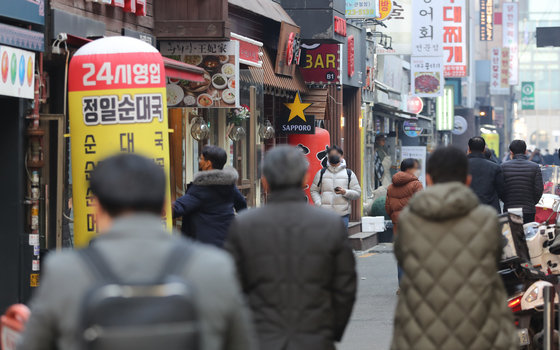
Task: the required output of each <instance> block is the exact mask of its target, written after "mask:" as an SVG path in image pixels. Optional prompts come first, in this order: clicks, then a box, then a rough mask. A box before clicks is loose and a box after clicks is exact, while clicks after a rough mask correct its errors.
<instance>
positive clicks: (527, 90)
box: [521, 81, 535, 110]
mask: <svg viewBox="0 0 560 350" xmlns="http://www.w3.org/2000/svg"><path fill="white" fill-rule="evenodd" d="M521 109H523V110H534V109H535V82H533V81H524V82H522V83H521Z"/></svg>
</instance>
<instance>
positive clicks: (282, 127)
mask: <svg viewBox="0 0 560 350" xmlns="http://www.w3.org/2000/svg"><path fill="white" fill-rule="evenodd" d="M284 105H285V106H286V109H287V110H289V112H290V113H289V114H288V113H282V114H281V116H280V117H279V118H278V122H277V128H278V129H277V130H279V131H280V133H281V134H283V135H289V134H315V116H310V115H305V110H306V109H307V108H308V107H309V106H311V103H303V102H301V97H300V96H299V92H298V93H297V94H296V97H295V98H294V102H292V103H284ZM286 112H287V111H286Z"/></svg>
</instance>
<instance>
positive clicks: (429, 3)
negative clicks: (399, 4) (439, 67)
mask: <svg viewBox="0 0 560 350" xmlns="http://www.w3.org/2000/svg"><path fill="white" fill-rule="evenodd" d="M441 3H442V0H417V1H414V2H413V3H412V55H413V56H440V57H441V56H443V45H442V44H443V7H442V6H441Z"/></svg>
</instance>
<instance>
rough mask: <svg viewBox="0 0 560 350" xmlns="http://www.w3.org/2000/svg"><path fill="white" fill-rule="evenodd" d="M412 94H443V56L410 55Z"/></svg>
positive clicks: (435, 95) (425, 95) (422, 95)
mask: <svg viewBox="0 0 560 350" xmlns="http://www.w3.org/2000/svg"><path fill="white" fill-rule="evenodd" d="M410 66H411V73H412V76H411V78H412V79H411V87H412V94H413V95H415V96H418V97H438V96H442V95H443V87H444V83H445V79H444V78H443V57H417V56H413V57H411V62H410Z"/></svg>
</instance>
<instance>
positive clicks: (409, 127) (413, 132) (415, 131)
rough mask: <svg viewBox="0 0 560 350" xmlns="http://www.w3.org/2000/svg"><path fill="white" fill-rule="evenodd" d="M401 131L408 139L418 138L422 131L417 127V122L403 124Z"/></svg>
mask: <svg viewBox="0 0 560 350" xmlns="http://www.w3.org/2000/svg"><path fill="white" fill-rule="evenodd" d="M403 131H404V134H405V135H406V136H408V137H418V136H420V135H421V134H422V131H424V129H423V128H421V127H419V126H418V123H417V122H410V121H408V120H407V121H405V122H404V123H403Z"/></svg>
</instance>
